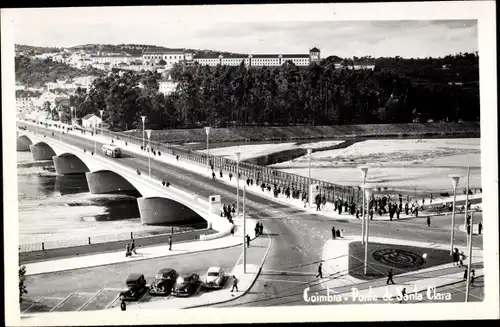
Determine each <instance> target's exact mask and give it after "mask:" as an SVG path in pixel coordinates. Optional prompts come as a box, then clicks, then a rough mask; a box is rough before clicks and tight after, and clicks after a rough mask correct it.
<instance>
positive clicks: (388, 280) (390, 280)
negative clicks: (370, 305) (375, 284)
mask: <svg viewBox="0 0 500 327" xmlns="http://www.w3.org/2000/svg"><path fill="white" fill-rule="evenodd" d="M389 282H391V283H392V284H394V281H393V280H392V269H389V272H388V273H387V284H389Z"/></svg>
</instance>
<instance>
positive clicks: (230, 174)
mask: <svg viewBox="0 0 500 327" xmlns="http://www.w3.org/2000/svg"><path fill="white" fill-rule="evenodd" d="M232 178H233V174H232V173H229V181H231V179H232Z"/></svg>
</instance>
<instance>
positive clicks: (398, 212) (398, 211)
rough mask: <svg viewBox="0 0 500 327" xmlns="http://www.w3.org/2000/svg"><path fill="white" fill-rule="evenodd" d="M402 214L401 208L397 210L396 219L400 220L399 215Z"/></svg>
mask: <svg viewBox="0 0 500 327" xmlns="http://www.w3.org/2000/svg"><path fill="white" fill-rule="evenodd" d="M400 214H401V208H397V209H396V218H397V219H398V220H399V215H400Z"/></svg>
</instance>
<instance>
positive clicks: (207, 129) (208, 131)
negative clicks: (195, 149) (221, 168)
mask: <svg viewBox="0 0 500 327" xmlns="http://www.w3.org/2000/svg"><path fill="white" fill-rule="evenodd" d="M205 133H207V170H208V171H209V172H210V152H209V147H208V137H209V135H210V127H205Z"/></svg>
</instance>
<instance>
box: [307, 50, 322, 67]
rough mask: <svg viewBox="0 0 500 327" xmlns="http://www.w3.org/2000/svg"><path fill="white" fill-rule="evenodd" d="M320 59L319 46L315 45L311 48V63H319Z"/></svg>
mask: <svg viewBox="0 0 500 327" xmlns="http://www.w3.org/2000/svg"><path fill="white" fill-rule="evenodd" d="M319 61H320V51H319V49H318V48H316V47H314V48H312V49H311V50H309V63H313V62H315V63H317V64H319Z"/></svg>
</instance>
